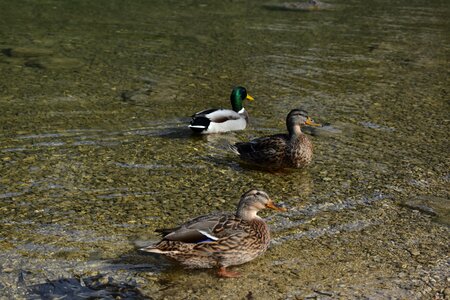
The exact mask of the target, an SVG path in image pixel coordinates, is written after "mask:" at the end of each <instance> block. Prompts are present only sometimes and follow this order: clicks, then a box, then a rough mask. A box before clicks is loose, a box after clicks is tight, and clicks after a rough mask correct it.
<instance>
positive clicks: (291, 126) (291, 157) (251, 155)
mask: <svg viewBox="0 0 450 300" xmlns="http://www.w3.org/2000/svg"><path fill="white" fill-rule="evenodd" d="M304 125H309V126H321V125H320V124H318V123H315V122H314V121H313V120H312V119H311V118H310V117H309V116H308V113H307V112H306V111H305V110H301V109H293V110H291V111H290V112H289V114H288V115H287V117H286V127H287V130H288V134H275V135H271V136H265V137H260V138H256V139H253V140H251V141H249V142H239V143H235V144H234V145H231V150H232V151H233V152H235V153H236V154H238V155H239V156H240V158H241V159H242V160H243V161H245V162H248V163H251V164H255V165H258V166H260V167H263V168H269V169H282V168H302V167H305V166H307V165H308V164H310V163H311V161H312V156H313V145H312V143H311V141H310V140H309V139H308V137H307V136H306V135H305V134H304V133H303V132H302V130H301V127H302V126H304Z"/></svg>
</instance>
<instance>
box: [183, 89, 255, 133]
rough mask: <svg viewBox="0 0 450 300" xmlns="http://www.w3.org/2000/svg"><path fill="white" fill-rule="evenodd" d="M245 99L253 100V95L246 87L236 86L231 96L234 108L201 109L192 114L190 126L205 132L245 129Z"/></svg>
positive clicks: (246, 121) (246, 114) (196, 130)
mask: <svg viewBox="0 0 450 300" xmlns="http://www.w3.org/2000/svg"><path fill="white" fill-rule="evenodd" d="M245 99H248V100H253V97H252V96H250V95H248V94H247V90H246V89H245V88H244V87H242V86H238V87H235V88H234V89H233V91H232V92H231V96H230V101H231V106H232V107H233V110H231V109H223V108H213V109H207V110H203V111H200V112H198V113H196V114H194V115H193V116H192V120H191V125H189V128H191V129H192V130H193V131H194V132H197V133H203V134H205V133H217V132H227V131H234V130H243V129H245V127H247V123H248V113H247V111H246V110H245V108H244V107H243V106H242V102H243V101H244V100H245Z"/></svg>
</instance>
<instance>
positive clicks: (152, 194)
mask: <svg viewBox="0 0 450 300" xmlns="http://www.w3.org/2000/svg"><path fill="white" fill-rule="evenodd" d="M262 4H263V3H262V2H260V1H206V2H205V1H183V2H179V1H151V2H149V1H132V2H130V3H125V2H123V3H122V2H121V1H91V2H85V1H71V2H70V3H69V2H67V3H66V2H61V1H50V0H49V1H39V2H32V1H16V2H14V3H9V2H6V1H0V29H1V30H0V37H1V39H0V41H1V42H0V49H2V51H1V54H0V69H1V74H2V75H3V76H2V79H1V80H0V90H1V93H0V111H1V113H0V128H1V131H0V171H1V173H0V174H1V176H0V204H1V205H0V209H1V214H2V218H1V221H0V232H1V236H0V249H1V251H0V287H2V289H1V290H2V291H1V292H0V293H1V294H2V295H4V296H5V297H25V295H28V297H30V298H33V297H38V296H37V295H41V296H42V295H48V294H46V293H50V295H52V294H51V293H53V296H55V295H58V293H62V294H64V293H65V292H67V291H68V290H70V291H72V293H74V295H76V293H77V292H79V293H84V295H86V294H87V295H90V296H92V297H94V296H97V297H107V296H108V295H109V296H111V295H116V294H114V293H117V291H119V290H121V291H122V292H123V294H121V296H122V297H124V298H126V297H129V298H133V297H134V298H136V297H143V298H145V297H150V298H155V299H164V298H166V299H186V298H188V299H197V298H198V299H219V298H223V299H235V298H240V299H242V298H244V297H247V298H249V299H252V297H253V298H254V299H266V298H267V299H268V298H270V299H303V298H308V297H313V298H314V297H316V298H319V299H327V298H339V297H342V298H361V297H367V298H386V297H388V296H391V297H393V298H424V299H429V298H430V297H432V296H435V295H437V296H438V297H442V298H443V297H444V295H447V297H449V292H448V290H444V287H445V286H446V284H448V277H449V272H448V270H449V260H448V253H449V245H450V239H449V237H450V236H449V227H448V225H449V223H450V219H449V210H448V207H449V179H450V174H449V169H450V161H449V152H448V149H449V143H448V140H449V132H450V131H449V124H448V122H449V118H448V116H449V102H448V99H449V98H448V93H449V79H448V78H449V72H448V70H449V69H450V68H449V67H450V66H449V60H448V58H449V49H450V44H449V37H450V34H449V28H450V27H449V25H450V24H449V20H450V7H449V5H448V4H447V3H446V2H445V1H422V0H418V1H403V0H402V1H396V2H395V3H392V2H391V1H372V2H370V3H367V2H366V1H346V2H337V1H334V2H331V1H330V2H329V4H331V5H333V6H332V9H327V10H323V11H320V10H318V11H313V12H300V11H288V10H271V9H267V8H266V7H264V6H263V5H262ZM238 84H239V85H243V86H245V87H247V89H248V91H249V93H250V94H251V95H252V96H254V97H255V99H256V100H255V101H254V102H252V103H247V105H246V108H247V110H248V111H249V113H250V116H251V124H250V127H249V128H248V129H247V130H245V131H243V132H235V133H229V134H223V135H215V136H208V137H195V136H192V135H191V133H190V131H189V130H188V129H187V128H186V125H187V124H188V122H189V116H190V115H191V114H192V113H194V112H195V111H198V110H201V109H204V108H208V107H220V106H225V107H227V106H228V105H229V103H228V98H229V93H230V91H231V88H232V87H233V86H234V85H238ZM296 107H302V108H304V109H307V110H308V111H309V113H310V114H311V116H312V117H313V118H314V119H315V120H316V121H318V122H321V123H328V124H330V125H329V126H326V127H323V128H319V129H316V130H314V131H308V133H309V134H310V138H311V139H312V141H313V143H314V146H315V158H314V163H313V165H312V166H311V167H310V168H308V169H306V170H298V171H286V172H280V173H270V172H262V171H260V170H254V169H248V168H247V167H246V166H245V165H242V164H240V163H239V161H238V160H237V159H236V157H234V156H233V154H232V153H231V152H230V151H229V150H228V147H227V145H228V144H229V143H233V142H237V141H245V140H248V139H250V138H253V137H257V136H261V135H267V134H275V133H279V132H284V131H285V125H284V119H285V116H286V114H287V113H288V112H289V110H290V109H292V108H296ZM251 187H258V188H262V189H264V190H266V191H267V192H268V193H269V195H271V196H272V197H273V198H274V199H275V200H277V201H280V202H284V203H285V204H286V205H287V206H288V207H289V208H290V210H289V212H288V213H286V214H276V215H270V214H263V215H264V216H266V217H267V218H268V222H269V224H270V226H271V228H272V232H273V234H272V235H273V243H272V247H271V248H270V249H269V251H268V252H267V253H266V254H265V255H264V256H263V257H261V258H259V259H257V260H255V261H254V262H251V263H248V264H246V265H243V266H240V267H236V268H234V269H236V270H239V271H240V272H242V273H243V277H242V279H240V280H238V281H237V280H222V279H221V280H219V279H217V278H216V277H215V275H214V273H213V272H212V271H203V270H200V271H193V272H192V271H184V270H180V269H178V268H176V267H174V266H173V265H171V264H169V263H168V262H166V261H163V260H161V259H159V258H155V257H151V256H146V255H140V254H139V253H138V252H137V251H136V250H135V249H136V248H137V247H139V246H143V245H146V244H149V243H152V242H153V241H155V240H156V239H157V236H156V235H155V234H154V233H153V230H154V229H156V228H159V227H164V226H174V225H176V224H177V223H179V222H180V221H181V220H187V219H189V218H190V217H193V216H196V215H199V214H203V213H208V212H211V211H217V210H226V211H232V210H234V209H235V205H236V203H237V201H238V199H239V196H240V195H241V194H242V193H243V192H245V191H246V190H247V189H249V188H251ZM237 282H239V288H238V287H237ZM78 284H79V285H78ZM80 286H81V287H82V288H80ZM64 288H66V289H64ZM64 291H65V292H64ZM27 293H28V294H27ZM108 293H109V294H108ZM33 295H34V296H33ZM119 295H120V293H119Z"/></svg>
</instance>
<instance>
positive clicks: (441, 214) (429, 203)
mask: <svg viewBox="0 0 450 300" xmlns="http://www.w3.org/2000/svg"><path fill="white" fill-rule="evenodd" d="M448 202H449V200H448V199H446V198H441V197H435V196H429V195H424V196H418V197H415V198H412V199H409V200H406V201H404V202H402V203H401V205H402V206H404V207H407V208H410V209H414V210H418V211H420V212H422V213H424V214H427V215H430V216H433V217H435V220H436V221H438V222H440V223H443V224H446V225H450V207H449V205H448Z"/></svg>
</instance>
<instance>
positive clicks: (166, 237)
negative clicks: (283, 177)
mask: <svg viewBox="0 0 450 300" xmlns="http://www.w3.org/2000/svg"><path fill="white" fill-rule="evenodd" d="M265 208H270V209H274V210H278V211H286V209H285V208H282V207H278V206H276V205H275V204H274V203H273V201H272V200H271V199H270V198H269V196H268V195H267V193H265V192H263V191H260V190H256V189H252V190H249V191H248V192H246V193H244V194H243V195H242V196H241V200H240V201H239V204H238V208H237V211H236V213H235V214H227V213H217V214H210V215H205V216H200V217H197V218H195V219H193V220H190V221H188V222H186V223H184V224H183V225H180V226H179V227H176V228H173V229H160V230H157V231H158V232H160V233H161V234H162V235H163V239H162V240H161V241H160V242H158V243H157V244H155V245H151V246H148V247H146V248H142V249H141V250H142V251H146V252H152V253H159V254H162V255H165V256H167V257H169V258H171V259H174V260H176V261H178V262H179V263H181V264H182V265H184V266H185V267H188V268H218V275H219V276H220V277H238V276H239V275H240V274H239V273H237V272H231V271H228V270H227V269H226V268H227V267H228V266H234V265H240V264H243V263H246V262H249V261H251V260H253V259H255V258H256V257H258V256H260V255H261V254H263V253H264V252H265V251H266V249H267V247H268V246H269V242H270V234H269V228H268V227H267V225H266V223H265V222H264V220H263V219H261V218H260V217H259V216H258V215H257V213H258V211H260V210H262V209H265Z"/></svg>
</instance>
